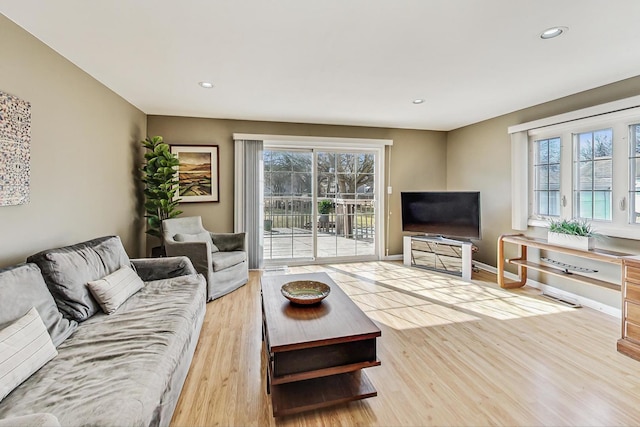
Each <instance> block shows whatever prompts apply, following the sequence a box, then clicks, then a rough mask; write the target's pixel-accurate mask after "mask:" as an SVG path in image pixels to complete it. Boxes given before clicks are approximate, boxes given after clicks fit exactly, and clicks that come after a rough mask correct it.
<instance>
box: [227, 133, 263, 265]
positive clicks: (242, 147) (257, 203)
mask: <svg viewBox="0 0 640 427" xmlns="http://www.w3.org/2000/svg"><path fill="white" fill-rule="evenodd" d="M263 147H264V143H263V141H261V140H244V139H237V140H235V201H234V205H235V206H234V229H235V231H236V232H242V231H244V232H246V233H247V254H248V257H249V268H250V269H259V268H262V264H263V259H262V253H263V252H262V242H263V233H264V230H263V224H264V221H263V219H264V218H263V216H264V215H263V208H262V207H263V200H264V197H263V188H262V185H263V179H264V178H263V165H262V163H263V160H262V152H263Z"/></svg>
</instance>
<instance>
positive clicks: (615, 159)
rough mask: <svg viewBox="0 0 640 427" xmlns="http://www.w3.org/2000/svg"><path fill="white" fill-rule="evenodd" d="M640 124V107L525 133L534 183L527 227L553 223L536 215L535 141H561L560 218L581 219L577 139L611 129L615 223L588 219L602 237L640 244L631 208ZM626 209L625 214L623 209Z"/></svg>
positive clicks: (530, 189) (639, 225)
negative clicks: (634, 134)
mask: <svg viewBox="0 0 640 427" xmlns="http://www.w3.org/2000/svg"><path fill="white" fill-rule="evenodd" d="M639 124H640V107H639V108H633V109H628V110H623V111H618V112H615V113H610V114H601V115H597V116H594V117H588V118H584V119H579V120H572V121H568V122H564V123H560V124H557V125H550V126H545V127H542V128H535V129H529V130H527V131H526V132H525V133H526V141H527V143H528V144H529V145H528V146H529V155H530V156H531V157H530V158H529V159H526V164H527V173H528V176H529V180H530V181H529V183H528V185H527V202H528V210H527V212H526V215H527V220H526V224H527V226H533V227H543V228H548V223H549V219H550V217H543V216H539V215H536V214H534V206H533V203H534V202H535V196H534V194H533V188H534V183H532V182H531V181H532V180H533V162H534V159H533V156H532V154H533V153H532V152H531V150H532V149H533V148H532V147H533V145H534V141H538V140H544V139H551V138H553V137H554V136H559V137H560V139H561V154H560V163H561V166H560V174H561V177H560V180H561V184H560V194H561V196H560V200H561V204H560V205H561V206H560V217H559V218H560V219H571V218H577V217H578V212H577V204H576V203H577V201H576V197H575V194H574V187H575V183H576V180H577V176H576V173H577V171H576V165H577V164H578V162H576V156H577V147H576V140H577V135H578V134H580V133H584V132H593V131H598V130H603V129H609V128H610V129H612V132H613V141H612V146H613V147H612V150H613V155H612V168H613V175H612V189H611V221H608V220H598V219H588V222H589V223H591V224H592V226H593V227H594V229H595V230H596V232H598V233H599V234H601V235H604V236H611V237H624V238H631V239H636V240H640V223H631V213H630V210H631V209H630V207H629V206H630V203H631V197H630V196H631V191H632V186H631V182H632V176H631V175H632V168H631V161H630V153H631V144H630V140H631V138H630V136H631V126H632V125H639ZM521 138H522V137H521ZM514 142H516V140H514ZM520 164H522V163H520ZM512 166H513V165H512ZM623 205H624V210H623V209H622V206H623ZM514 211H515V208H514ZM515 216H516V213H515V212H514V217H515ZM555 218H558V217H555ZM514 224H515V222H514ZM514 228H515V227H514ZM515 229H518V228H515ZM520 229H521V228H520Z"/></svg>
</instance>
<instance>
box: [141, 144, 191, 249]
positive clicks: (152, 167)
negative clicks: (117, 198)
mask: <svg viewBox="0 0 640 427" xmlns="http://www.w3.org/2000/svg"><path fill="white" fill-rule="evenodd" d="M141 143H142V145H144V147H145V148H146V149H147V150H148V151H147V152H146V153H145V154H144V158H145V160H146V163H145V164H144V166H143V167H142V173H143V176H142V182H144V184H145V188H144V196H145V202H144V209H145V218H146V219H147V231H146V233H147V234H149V235H150V236H154V237H157V238H159V239H160V246H159V247H154V248H153V249H152V251H151V252H152V256H163V255H164V244H163V239H162V221H163V220H165V219H168V218H174V217H176V216H178V215H180V214H181V213H182V211H179V210H177V209H176V208H177V206H178V203H179V201H180V199H177V198H176V192H177V191H178V173H177V167H178V164H179V163H180V162H179V160H178V157H177V156H176V155H175V154H172V153H171V151H170V149H169V144H165V143H164V141H163V139H162V137H161V136H154V137H153V138H149V137H147V139H145V140H144V141H141Z"/></svg>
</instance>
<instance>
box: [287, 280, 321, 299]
mask: <svg viewBox="0 0 640 427" xmlns="http://www.w3.org/2000/svg"><path fill="white" fill-rule="evenodd" d="M280 292H282V295H284V296H285V298H287V299H288V300H289V301H291V302H292V303H294V304H301V305H311V304H318V303H319V302H320V301H322V300H323V299H325V298H326V297H327V295H329V292H331V287H330V286H329V285H327V284H326V283H322V282H316V281H314V280H296V281H294V282H288V283H285V284H284V285H282V288H280Z"/></svg>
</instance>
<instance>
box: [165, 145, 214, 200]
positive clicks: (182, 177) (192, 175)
mask: <svg viewBox="0 0 640 427" xmlns="http://www.w3.org/2000/svg"><path fill="white" fill-rule="evenodd" d="M171 152H172V153H173V154H175V155H176V156H177V157H178V160H179V161H180V165H179V166H178V177H179V182H180V184H179V191H178V193H177V195H176V197H179V198H180V199H181V200H180V202H181V203H184V202H219V201H220V197H219V193H220V184H219V178H220V173H219V164H220V161H219V155H218V146H217V145H172V146H171Z"/></svg>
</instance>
